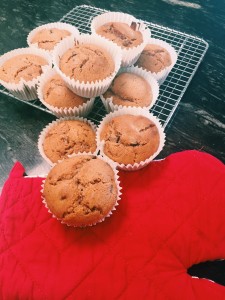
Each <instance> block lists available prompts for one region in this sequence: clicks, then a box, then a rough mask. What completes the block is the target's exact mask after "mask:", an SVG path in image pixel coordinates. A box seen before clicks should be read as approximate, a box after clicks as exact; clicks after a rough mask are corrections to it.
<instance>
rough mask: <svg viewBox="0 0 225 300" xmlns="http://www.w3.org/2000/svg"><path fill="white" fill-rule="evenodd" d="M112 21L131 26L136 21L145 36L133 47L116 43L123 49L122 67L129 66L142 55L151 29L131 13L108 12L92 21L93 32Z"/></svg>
mask: <svg viewBox="0 0 225 300" xmlns="http://www.w3.org/2000/svg"><path fill="white" fill-rule="evenodd" d="M110 22H121V23H126V24H128V25H129V26H130V25H131V24H132V23H133V22H134V23H136V24H137V26H138V27H139V28H138V31H140V32H141V33H142V37H143V42H142V43H141V44H140V45H138V46H136V47H132V48H123V47H120V46H119V45H117V44H116V43H114V44H115V45H116V46H117V47H119V49H121V51H122V64H121V65H122V67H127V66H131V65H133V64H134V63H135V62H136V60H137V59H138V57H139V56H140V54H141V52H142V50H143V49H144V47H145V46H146V44H147V42H148V40H149V38H150V36H151V31H150V29H149V28H148V27H146V25H145V24H144V22H143V21H141V20H138V19H136V18H135V17H133V16H131V15H129V14H124V13H121V12H107V13H104V14H101V15H98V16H97V17H95V18H93V20H92V22H91V32H92V33H93V34H96V35H98V34H97V33H96V30H97V28H99V27H100V26H102V25H104V24H106V23H110ZM104 39H106V40H108V39H107V38H105V37H104Z"/></svg>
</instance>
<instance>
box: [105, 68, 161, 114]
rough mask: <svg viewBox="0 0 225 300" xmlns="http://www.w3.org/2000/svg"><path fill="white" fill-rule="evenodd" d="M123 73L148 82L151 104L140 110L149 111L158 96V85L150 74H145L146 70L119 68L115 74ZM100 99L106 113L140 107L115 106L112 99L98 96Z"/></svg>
mask: <svg viewBox="0 0 225 300" xmlns="http://www.w3.org/2000/svg"><path fill="white" fill-rule="evenodd" d="M124 72H126V73H133V74H136V75H138V76H140V77H142V78H143V79H145V80H146V81H147V82H148V84H149V86H150V87H151V91H152V102H151V103H150V105H148V106H142V107H141V108H143V109H146V110H150V108H152V106H153V105H154V104H155V102H156V100H157V99H158V96H159V84H158V82H157V80H156V79H155V78H154V77H153V76H152V74H151V73H150V72H147V71H146V70H143V69H141V68H138V67H134V66H131V67H127V68H121V69H120V70H119V72H118V73H117V75H119V74H121V73H124ZM100 98H101V100H102V102H103V104H104V106H105V109H106V111H107V112H111V111H112V112H113V111H115V110H120V109H122V108H123V107H140V106H127V105H117V104H114V103H113V101H112V97H110V98H104V95H100Z"/></svg>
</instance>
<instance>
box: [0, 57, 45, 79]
mask: <svg viewBox="0 0 225 300" xmlns="http://www.w3.org/2000/svg"><path fill="white" fill-rule="evenodd" d="M45 65H48V62H47V61H46V59H44V58H43V57H40V56H38V55H34V54H20V55H16V56H14V57H12V58H10V59H8V60H6V61H5V62H4V63H3V64H2V65H1V66H0V80H3V81H5V82H8V83H19V82H20V80H22V79H23V80H24V81H31V80H33V79H34V78H37V77H38V76H40V75H41V73H42V66H45Z"/></svg>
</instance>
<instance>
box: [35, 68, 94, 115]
mask: <svg viewBox="0 0 225 300" xmlns="http://www.w3.org/2000/svg"><path fill="white" fill-rule="evenodd" d="M37 93H38V98H39V99H40V101H41V102H42V103H43V104H44V105H45V106H46V107H47V108H48V109H49V110H50V111H52V112H53V114H54V115H56V116H57V117H66V116H80V117H85V116H87V115H88V114H89V113H90V111H91V110H92V107H93V104H94V101H95V98H90V99H89V98H84V97H81V96H78V95H76V94H75V93H74V92H73V91H71V90H70V89H69V88H68V87H67V85H66V84H65V82H64V81H63V79H62V78H61V77H60V75H59V74H58V73H57V72H56V71H55V69H54V68H53V69H52V68H48V69H46V70H45V71H44V73H43V74H42V75H41V77H40V82H39V84H38V89H37Z"/></svg>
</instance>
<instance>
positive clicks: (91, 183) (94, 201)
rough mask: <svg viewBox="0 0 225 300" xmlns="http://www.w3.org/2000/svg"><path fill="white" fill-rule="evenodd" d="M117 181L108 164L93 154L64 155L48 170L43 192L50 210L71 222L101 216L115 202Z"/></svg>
mask: <svg viewBox="0 0 225 300" xmlns="http://www.w3.org/2000/svg"><path fill="white" fill-rule="evenodd" d="M117 195H118V191H117V185H116V182H115V176H114V171H113V169H112V168H111V166H110V165H109V164H108V163H106V162H105V161H102V160H101V159H99V158H97V157H96V156H88V155H84V156H83V155H81V156H76V157H73V158H69V159H65V160H63V161H62V162H60V163H58V164H57V165H55V166H54V167H53V168H52V169H51V171H50V172H49V174H48V176H47V178H46V181H45V184H44V191H43V196H44V198H45V201H46V204H47V206H48V208H49V210H50V211H51V212H52V213H53V215H55V216H56V217H57V218H58V219H60V220H62V221H63V222H64V223H66V224H68V225H72V226H86V225H92V224H95V223H96V222H99V221H101V220H103V219H104V218H105V217H106V216H107V215H108V213H109V212H110V211H111V210H112V208H113V207H114V206H115V204H116V202H117Z"/></svg>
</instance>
